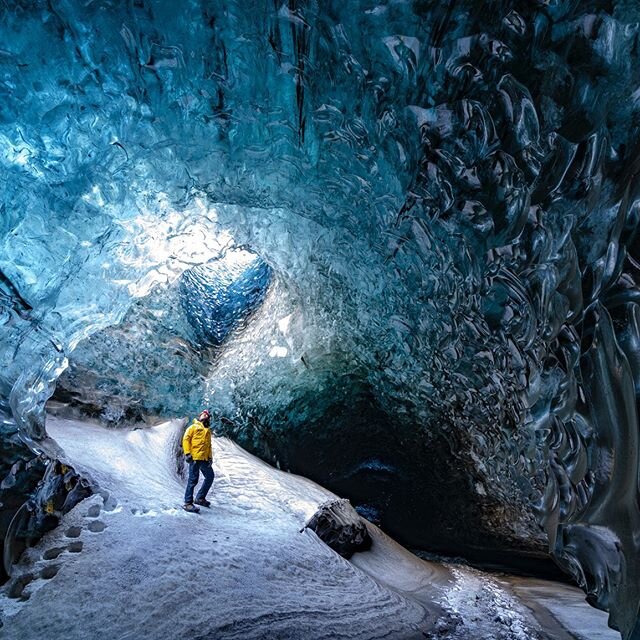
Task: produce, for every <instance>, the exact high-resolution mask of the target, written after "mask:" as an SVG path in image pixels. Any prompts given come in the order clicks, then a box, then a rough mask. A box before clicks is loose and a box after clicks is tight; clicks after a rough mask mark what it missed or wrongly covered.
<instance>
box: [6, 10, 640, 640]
mask: <svg viewBox="0 0 640 640" xmlns="http://www.w3.org/2000/svg"><path fill="white" fill-rule="evenodd" d="M638 21H640V7H638V6H637V5H636V3H633V2H625V1H622V0H613V1H608V2H604V1H603V2H600V1H599V0H593V1H589V2H577V1H571V0H566V1H559V2H554V3H546V2H528V1H527V2H525V1H522V2H520V1H516V0H513V1H510V2H507V1H505V2H497V3H492V4H491V8H490V10H487V7H483V6H481V5H480V4H479V3H477V2H472V1H471V0H469V1H467V2H459V3H453V2H447V3H442V2H433V3H432V2H422V1H417V0H416V1H415V2H395V1H390V2H378V3H377V2H367V1H365V0H362V1H361V2H349V3H345V2H323V3H314V2H293V0H291V1H290V2H285V3H282V4H274V3H271V2H267V1H266V0H265V1H264V2H263V1H259V2H258V1H256V2H248V1H246V0H244V1H240V0H237V1H234V0H229V1H227V2H224V3H210V2H199V1H197V0H191V1H185V2H182V3H180V8H179V9H177V8H176V6H175V3H171V2H165V1H161V0H155V1H154V0H140V1H139V2H134V3H121V2H115V1H113V2H109V1H107V0H100V1H98V2H92V3H76V2H70V1H68V0H67V1H60V2H56V3H44V2H34V3H23V2H8V3H5V6H4V7H3V10H2V13H1V14H0V31H1V33H2V36H3V39H2V42H3V44H2V48H1V50H0V94H1V95H0V104H1V106H0V149H1V153H0V167H1V169H0V170H1V172H2V178H3V180H2V185H3V187H2V193H1V201H0V207H1V209H0V210H1V214H2V215H1V218H0V234H1V238H0V274H1V276H0V303H1V305H2V306H1V310H0V319H1V322H2V324H1V326H0V352H1V353H2V361H1V362H2V369H1V371H0V402H1V405H0V408H1V409H2V412H3V420H4V422H3V426H2V429H3V433H4V437H5V440H6V442H7V443H8V442H9V441H10V442H11V443H12V445H11V446H12V447H17V446H18V445H17V444H16V443H17V441H18V439H19V438H23V439H24V438H27V437H29V436H36V437H37V436H41V435H42V434H43V433H44V402H45V400H46V399H47V398H48V397H49V396H50V394H51V393H52V392H53V389H54V385H55V380H56V379H57V378H58V376H59V375H60V374H61V372H62V371H63V370H64V369H65V367H67V365H68V360H69V358H72V359H73V360H74V362H76V363H77V366H76V367H75V369H74V367H73V366H72V367H71V368H70V370H69V372H70V375H72V376H73V375H75V378H74V379H73V385H72V386H73V387H74V388H76V389H79V390H83V391H82V393H89V392H90V393H91V394H93V396H92V399H93V400H95V403H96V406H97V407H98V408H99V409H100V410H104V411H106V412H107V414H109V415H113V416H115V417H117V415H118V414H119V412H122V411H125V410H127V409H129V407H131V406H134V407H137V409H136V410H138V409H139V410H140V412H141V413H145V412H156V413H158V412H160V413H164V414H166V415H171V414H173V415H179V414H184V413H187V412H192V411H193V405H194V404H198V405H199V404H200V402H201V401H202V399H204V400H205V401H206V402H211V403H212V404H213V405H214V408H215V410H216V412H217V413H218V416H222V417H224V418H225V422H224V424H225V425H226V428H227V430H228V432H229V433H230V434H231V435H233V436H234V437H236V438H238V439H239V440H240V441H242V442H243V443H244V444H246V445H247V446H251V447H252V448H253V449H254V450H255V451H258V452H259V453H261V455H263V456H265V457H269V458H270V459H272V460H273V461H277V462H279V463H280V464H281V465H283V466H287V467H290V468H295V469H297V470H301V471H302V470H305V469H306V468H308V469H310V470H311V471H312V472H313V475H314V477H318V478H319V479H323V478H324V476H322V473H325V474H326V475H327V476H333V477H334V480H335V479H336V478H337V477H338V476H339V478H346V480H345V482H346V481H347V480H349V481H350V482H356V484H357V485H358V486H359V487H360V490H361V492H362V494H363V495H364V496H365V498H366V499H365V500H364V501H365V502H366V501H367V500H368V501H369V502H373V501H374V498H375V496H382V497H381V498H380V499H379V500H378V502H377V503H376V504H370V505H369V506H370V508H371V510H372V512H379V513H387V514H388V515H387V517H389V518H390V520H391V521H392V522H397V523H400V526H401V527H403V528H404V529H405V530H406V531H408V532H409V533H410V534H411V535H412V536H413V537H414V538H416V539H422V540H426V541H428V539H429V535H431V534H430V530H431V529H434V528H436V527H437V526H440V527H441V531H440V535H441V536H442V537H444V538H451V539H455V537H456V536H463V537H464V535H466V533H467V532H473V531H476V530H478V528H482V530H483V531H485V534H484V535H486V536H489V535H490V534H489V533H486V532H490V531H492V530H495V531H499V532H500V540H502V542H505V541H507V542H508V541H511V542H512V543H513V545H515V546H517V545H518V544H523V540H527V539H528V540H532V539H534V538H536V535H537V533H536V527H535V518H536V517H537V518H538V519H539V520H540V522H542V523H543V524H544V528H545V531H546V535H547V537H548V540H549V543H550V547H551V550H552V552H553V554H554V555H555V557H556V558H557V559H558V560H559V561H560V562H561V563H562V564H563V565H564V566H565V567H566V568H567V569H568V570H569V571H571V572H572V573H573V575H574V576H575V577H576V578H577V579H578V580H579V581H580V583H581V584H582V585H583V586H584V587H585V589H586V590H587V591H588V593H589V594H590V599H591V601H592V602H593V603H594V604H596V605H597V606H599V607H602V608H605V609H608V610H610V611H611V613H612V622H613V623H614V624H616V625H617V626H619V627H620V628H621V629H622V630H623V632H624V634H625V635H626V636H627V637H629V636H630V635H631V633H632V629H633V628H634V625H635V624H636V618H637V613H638V601H639V599H640V575H639V571H640V568H639V566H638V562H637V558H638V554H639V552H640V548H639V547H640V543H639V539H640V538H639V534H638V532H639V531H640V511H639V506H638V505H639V501H638V491H639V473H638V415H637V401H636V399H637V394H638V392H640V359H639V355H638V354H639V353H640V322H639V320H640V318H639V309H638V299H639V294H638V287H637V284H636V278H637V277H638V273H637V272H638V259H639V256H638V255H637V253H638V251H637V239H636V233H637V225H638V214H639V205H638V197H639V195H640V194H639V183H638V177H637V176H638V171H639V167H638V161H637V155H638V149H639V148H640V146H639V145H638V135H637V134H638V129H637V110H638V93H637V87H638V86H639V85H640V78H639V74H640V65H639V64H638V60H637V56H638V50H639V49H638V27H637V22H638ZM230 243H231V246H239V247H241V246H244V247H251V248H252V249H253V250H254V251H256V252H257V253H258V254H259V255H260V256H262V258H263V259H264V260H265V261H266V263H267V264H268V265H269V267H270V268H271V269H272V271H273V282H272V285H271V287H270V288H269V292H268V294H267V296H266V298H265V300H264V303H263V304H262V305H261V306H260V308H259V309H257V310H256V311H255V312H254V314H253V316H252V318H251V320H250V321H249V322H247V323H246V327H244V330H241V331H238V334H237V336H236V337H235V338H234V339H230V340H229V342H228V344H227V345H226V347H225V348H223V349H221V350H215V349H214V350H213V351H211V349H210V348H204V349H202V348H200V347H194V345H193V344H192V342H190V337H192V334H191V333H190V332H191V331H192V330H193V327H192V325H191V324H190V323H189V321H188V318H187V316H186V314H185V312H184V308H183V307H182V306H181V305H180V302H179V292H178V289H179V282H180V277H181V275H182V274H183V273H184V272H185V271H188V270H190V269H194V268H195V269H200V268H201V267H199V266H198V265H203V264H205V263H208V262H210V261H211V260H214V261H215V260H216V259H218V258H220V257H221V256H222V254H223V253H224V251H225V249H226V248H228V247H229V246H230ZM183 281H184V280H183ZM123 320H124V322H123V323H122V324H121V325H120V326H119V327H117V328H111V327H114V325H116V324H117V323H119V322H121V321H123ZM78 345H80V346H78ZM75 347H78V349H77V350H76V351H74V349H75ZM85 374H86V375H85ZM88 376H93V378H89V377H88ZM83 378H84V379H83ZM67 382H68V381H67ZM65 384H66V383H65ZM67 386H68V385H67ZM114 422H117V420H114ZM18 428H19V429H20V431H19V432H18V431H17V429H18ZM6 450H7V451H9V450H10V449H9V446H7V447H6ZM11 451H13V449H11ZM11 455H14V454H11ZM439 460H446V464H443V463H440V462H439ZM10 462H11V461H10V460H8V462H7V460H4V461H3V464H9V463H10ZM439 464H440V465H441V466H438V465H439ZM339 478H338V479H339ZM354 479H355V480H354ZM412 492H413V493H412ZM439 492H440V493H439ZM434 496H436V497H435V498H434ZM438 496H440V498H438ZM438 500H439V501H440V502H439V504H440V509H441V512H440V513H438V515H437V516H436V517H435V519H434V520H435V524H433V525H432V524H431V523H430V522H428V520H427V519H426V518H424V513H426V510H427V507H434V501H438ZM456 500H457V501H458V502H456ZM365 506H366V505H365ZM436 506H437V505H436ZM394 509H395V511H394ZM389 514H390V515H389ZM467 516H468V519H467ZM448 518H450V520H448ZM456 518H457V520H456ZM461 520H462V521H464V522H472V523H473V526H460V521H461ZM438 523H441V524H440V525H438ZM481 525H482V527H480V526H481ZM412 527H413V529H412ZM447 527H448V528H447ZM462 541H463V542H464V540H462ZM467 542H469V540H467ZM537 542H539V540H537ZM639 632H640V631H637V632H636V633H639Z"/></svg>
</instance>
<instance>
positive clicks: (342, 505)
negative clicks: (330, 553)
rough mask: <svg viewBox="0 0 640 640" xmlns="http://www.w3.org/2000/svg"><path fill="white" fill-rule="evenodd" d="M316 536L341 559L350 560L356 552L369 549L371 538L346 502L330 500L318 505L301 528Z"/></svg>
mask: <svg viewBox="0 0 640 640" xmlns="http://www.w3.org/2000/svg"><path fill="white" fill-rule="evenodd" d="M304 529H311V530H312V531H314V532H315V533H316V535H317V536H318V537H319V538H320V540H322V541H323V542H324V543H326V544H327V545H328V546H329V547H331V548H332V549H333V550H334V551H335V552H336V553H339V554H340V555H341V556H342V557H343V558H350V557H351V556H352V555H353V554H354V553H355V552H356V551H367V550H368V549H370V548H371V536H370V535H369V531H368V530H367V527H366V524H365V521H364V520H363V519H362V518H361V517H360V516H359V515H358V513H357V512H356V510H355V509H354V508H353V507H352V506H351V503H350V502H349V501H348V500H343V499H338V500H330V501H328V502H325V503H323V504H322V505H320V507H319V508H318V510H317V511H316V512H315V513H314V514H313V516H312V517H311V519H310V520H309V521H308V522H307V524H306V525H305V526H304V527H303V529H302V531H304Z"/></svg>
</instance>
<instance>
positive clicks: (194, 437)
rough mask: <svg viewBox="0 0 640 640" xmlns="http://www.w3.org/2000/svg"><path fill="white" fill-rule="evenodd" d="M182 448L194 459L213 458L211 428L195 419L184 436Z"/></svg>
mask: <svg viewBox="0 0 640 640" xmlns="http://www.w3.org/2000/svg"><path fill="white" fill-rule="evenodd" d="M182 450H183V451H184V454H185V455H187V454H188V453H190V454H191V455H192V457H193V459H194V460H211V458H212V455H211V429H208V428H207V427H205V426H204V425H203V424H202V422H200V421H199V420H194V421H193V422H192V423H191V426H190V427H189V428H188V429H187V430H186V431H185V432H184V436H182Z"/></svg>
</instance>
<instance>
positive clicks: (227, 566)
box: [0, 417, 619, 640]
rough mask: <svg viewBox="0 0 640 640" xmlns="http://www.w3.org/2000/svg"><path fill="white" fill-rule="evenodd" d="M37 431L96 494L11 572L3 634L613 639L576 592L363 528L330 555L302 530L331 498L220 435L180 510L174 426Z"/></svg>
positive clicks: (25, 638)
mask: <svg viewBox="0 0 640 640" xmlns="http://www.w3.org/2000/svg"><path fill="white" fill-rule="evenodd" d="M47 428H48V432H49V434H50V435H51V436H52V437H53V438H55V439H56V441H57V442H58V443H59V444H60V445H61V446H62V447H63V448H64V451H65V454H66V456H67V458H68V459H69V461H70V462H72V463H73V464H74V465H75V466H76V467H77V468H79V469H80V470H82V471H84V472H85V473H86V474H88V475H90V476H91V477H92V478H93V479H94V480H95V481H96V482H97V483H98V484H99V485H100V487H101V489H102V491H103V493H102V495H95V496H93V497H92V498H91V499H89V500H87V501H85V502H83V503H81V504H80V505H78V506H77V507H76V508H75V509H74V510H73V511H71V512H70V513H69V514H67V516H65V518H64V521H63V523H62V525H61V526H60V527H58V529H56V530H55V531H52V532H51V533H50V534H48V535H47V536H45V538H43V540H42V541H41V542H40V544H39V545H38V546H36V547H34V548H32V549H30V550H29V551H28V552H27V553H26V554H24V556H23V558H22V559H21V561H20V563H19V564H18V565H16V566H15V571H14V575H13V578H12V581H11V582H9V583H8V585H7V586H6V587H5V588H4V589H3V591H2V592H1V593H0V609H1V612H2V613H1V615H2V621H3V623H4V626H3V627H2V629H0V636H1V637H3V638H7V639H11V640H30V639H31V638H33V639H35V638H38V639H40V638H48V639H50V640H55V639H57V638H60V639H62V638H64V639H65V640H75V639H78V640H80V639H82V640H85V639H86V638H91V639H92V640H96V639H101V638H108V639H109V640H133V639H134V638H135V639H136V640H144V639H149V640H156V639H158V640H160V639H163V640H173V639H176V638H185V639H189V640H198V639H203V640H204V639H205V638H207V639H215V640H218V639H220V640H223V639H224V640H226V639H229V640H231V639H242V640H244V639H259V638H260V639H271V638H273V639H286V638H291V639H302V638H304V639H311V640H313V639H320V638H327V639H328V638H362V639H372V638H390V639H396V638H397V639H402V638H407V639H408V638H411V639H413V638H425V637H426V638H451V639H455V640H462V639H467V638H468V639H473V640H482V639H485V638H486V639H487V640H489V639H492V640H493V639H496V640H511V639H518V640H520V639H521V640H529V639H532V640H535V639H539V640H547V639H553V640H564V639H569V638H579V639H585V640H587V639H588V640H609V639H611V640H617V639H618V638H619V635H618V634H617V633H615V632H613V631H611V630H609V629H607V627H606V615H605V614H603V613H601V612H598V611H595V610H593V609H591V608H590V607H589V606H588V605H587V604H586V603H584V598H583V596H582V594H581V593H580V592H579V591H578V590H576V589H572V588H570V587H567V586H565V585H556V584H554V583H548V582H541V581H535V580H524V579H517V580H516V579H510V578H500V577H494V576H489V575H487V574H483V573H481V572H479V571H475V570H473V569H469V568H466V567H461V566H453V565H443V564H438V563H430V562H426V561H424V560H421V559H419V558H417V557H415V556H414V555H412V554H410V553H409V552H408V551H406V550H405V549H404V548H403V547H401V546H400V545H398V544H396V543H395V542H394V541H393V540H391V539H390V538H388V537H387V536H385V535H384V534H383V533H382V532H380V531H379V530H378V529H376V528H375V527H373V526H370V531H371V534H372V536H373V539H374V544H373V548H372V550H371V551H369V552H366V553H361V554H356V555H355V556H354V557H353V559H352V561H350V562H349V561H346V560H344V559H342V558H341V557H339V556H338V555H336V554H335V553H334V552H332V551H331V550H330V549H329V548H328V547H326V546H325V545H324V544H323V543H322V542H320V541H319V540H318V539H317V537H316V536H315V534H313V533H311V532H309V531H305V533H300V532H299V531H300V528H301V526H302V524H303V523H304V522H305V520H306V519H307V518H308V517H309V516H311V515H312V514H313V512H314V511H315V509H316V508H317V506H318V505H319V504H320V503H321V502H323V501H324V500H326V499H327V498H328V497H331V495H332V494H330V493H329V492H328V491H326V490H324V489H323V488H321V487H319V486H317V485H316V484H314V483H312V482H310V481H308V480H305V479H304V478H301V477H298V476H293V475H291V474H286V473H282V472H280V471H277V470H275V469H273V468H271V467H269V466H268V465H266V464H264V463H262V462H260V461H259V460H257V459H256V458H254V457H252V456H251V455H249V454H247V453H246V452H245V451H243V450H242V449H240V448H239V447H237V446H236V445H234V444H233V443H232V442H230V441H229V440H226V439H216V441H215V443H214V451H215V453H214V456H215V457H214V468H215V471H216V481H215V483H214V488H213V491H212V496H210V497H212V499H213V504H212V509H211V510H203V512H202V513H201V514H200V515H191V514H188V513H185V512H184V511H182V510H181V509H180V508H179V506H180V503H181V497H182V493H183V482H182V480H181V479H180V478H179V477H178V475H177V473H176V467H175V461H174V459H173V457H172V454H171V452H172V448H173V444H174V442H175V440H176V438H177V437H179V433H180V424H178V423H165V424H164V425H160V426H158V427H155V428H150V429H137V430H132V431H125V430H117V431H114V430H107V429H103V428H102V427H99V426H96V425H92V424H86V423H81V422H76V421H71V420H64V419H60V418H54V417H50V418H49V420H48V423H47ZM19 585H24V590H23V592H22V598H20V597H9V595H10V591H11V595H13V596H15V595H17V594H18V592H19V591H20V588H19ZM569 628H571V629H573V630H574V631H573V632H569V631H568V630H567V629H569Z"/></svg>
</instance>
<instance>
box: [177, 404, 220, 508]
mask: <svg viewBox="0 0 640 640" xmlns="http://www.w3.org/2000/svg"><path fill="white" fill-rule="evenodd" d="M210 426H211V414H210V413H209V412H208V411H207V410H206V409H205V410H204V411H203V412H202V413H201V414H200V415H199V416H198V419H197V420H194V421H193V422H192V423H191V426H190V427H189V428H188V429H187V430H186V431H185V432H184V436H183V437H182V450H183V451H184V455H185V459H186V461H187V462H188V463H189V480H188V482H187V490H186V492H185V494H184V507H183V508H184V510H185V511H189V512H191V513H197V512H198V511H200V509H198V507H195V506H194V502H195V504H199V505H201V506H203V507H210V506H211V503H210V502H209V501H208V500H207V493H208V491H209V489H211V485H212V484H213V478H214V477H215V474H214V473H213V467H212V466H211V463H212V461H213V455H212V451H211V429H210ZM200 473H202V475H203V476H204V483H203V484H202V486H201V487H200V490H199V491H198V494H197V495H196V499H195V500H194V499H193V490H194V489H195V488H196V485H197V484H198V478H199V476H200Z"/></svg>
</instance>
